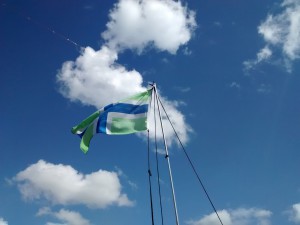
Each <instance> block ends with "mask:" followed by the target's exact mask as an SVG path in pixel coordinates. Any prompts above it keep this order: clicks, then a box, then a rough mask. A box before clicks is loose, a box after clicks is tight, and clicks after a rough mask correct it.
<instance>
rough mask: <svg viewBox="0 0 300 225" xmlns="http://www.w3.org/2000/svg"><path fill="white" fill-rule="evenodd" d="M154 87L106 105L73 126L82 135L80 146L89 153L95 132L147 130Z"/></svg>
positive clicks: (75, 132)
mask: <svg viewBox="0 0 300 225" xmlns="http://www.w3.org/2000/svg"><path fill="white" fill-rule="evenodd" d="M151 93H152V89H150V90H147V91H145V92H142V93H139V94H136V95H133V96H131V97H129V98H127V99H124V100H122V101H119V102H117V103H113V104H110V105H107V106H105V107H104V108H102V109H100V110H98V111H96V112H95V113H93V114H92V115H90V116H89V117H88V118H86V119H85V120H83V121H82V122H81V123H80V124H78V125H77V126H75V127H73V128H72V133H73V134H78V135H79V136H80V137H81V143H80V148H81V150H82V151H83V152H84V153H87V151H88V149H89V145H90V141H91V139H92V137H93V136H94V134H96V133H104V134H131V133H135V132H139V131H144V130H147V113H148V105H149V98H150V96H151Z"/></svg>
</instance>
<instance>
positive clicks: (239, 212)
mask: <svg viewBox="0 0 300 225" xmlns="http://www.w3.org/2000/svg"><path fill="white" fill-rule="evenodd" d="M218 214H219V216H220V218H221V220H222V221H223V223H224V224H226V225H251V224H257V225H269V224H270V217H271V215H272V212H270V211H268V210H264V209H257V208H249V209H246V208H238V209H235V210H221V211H219V212H218ZM189 224H191V225H218V224H220V221H219V219H218V217H217V216H216V214H215V213H212V214H209V215H205V216H204V217H203V218H201V219H200V220H197V221H190V222H189Z"/></svg>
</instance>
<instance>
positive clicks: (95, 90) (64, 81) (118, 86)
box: [57, 46, 146, 108]
mask: <svg viewBox="0 0 300 225" xmlns="http://www.w3.org/2000/svg"><path fill="white" fill-rule="evenodd" d="M117 59H118V55H117V53H116V52H115V51H113V50H111V49H110V48H108V47H106V46H103V47H102V48H101V49H100V50H99V51H95V50H93V49H92V48H90V47H87V48H85V49H84V50H83V52H82V53H81V55H80V56H79V57H78V58H77V59H76V60H75V61H74V62H73V61H67V62H65V63H64V64H63V66H62V69H61V70H60V72H59V73H58V75H57V80H58V82H59V84H60V91H61V93H62V94H63V95H64V96H65V97H66V98H68V99H70V100H71V101H80V102H81V103H82V104H85V105H92V106H95V107H96V108H100V107H103V106H104V105H107V104H109V103H111V102H116V101H118V100H121V99H123V98H124V97H127V96H129V95H133V94H135V93H137V92H141V91H144V90H146V88H144V87H143V86H142V83H143V78H142V76H141V74H140V73H139V72H137V71H135V70H132V71H128V70H127V69H126V68H125V67H124V66H122V65H120V64H118V63H117V62H116V60H117Z"/></svg>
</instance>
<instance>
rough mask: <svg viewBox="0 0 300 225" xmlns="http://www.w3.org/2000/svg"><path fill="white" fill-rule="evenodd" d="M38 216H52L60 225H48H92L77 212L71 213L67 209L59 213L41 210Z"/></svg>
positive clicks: (45, 209)
mask: <svg viewBox="0 0 300 225" xmlns="http://www.w3.org/2000/svg"><path fill="white" fill-rule="evenodd" d="M37 215H38V216H45V215H51V216H53V217H54V218H56V219H57V220H59V222H60V223H52V222H48V223H47V225H54V224H55V225H62V224H64V225H66V224H67V225H90V224H91V223H90V221H89V220H87V219H85V218H84V217H83V216H82V215H81V214H80V213H78V212H75V211H70V210H66V209H61V210H60V211H58V212H52V211H51V209H50V208H47V207H45V208H41V209H40V210H39V212H38V213H37Z"/></svg>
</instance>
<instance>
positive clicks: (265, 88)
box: [257, 84, 271, 94]
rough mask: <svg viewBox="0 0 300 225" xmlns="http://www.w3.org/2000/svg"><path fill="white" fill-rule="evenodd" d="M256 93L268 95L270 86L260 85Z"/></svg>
mask: <svg viewBox="0 0 300 225" xmlns="http://www.w3.org/2000/svg"><path fill="white" fill-rule="evenodd" d="M257 92H258V93H261V94H269V93H270V92H271V85H268V84H260V85H259V87H258V88H257Z"/></svg>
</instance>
